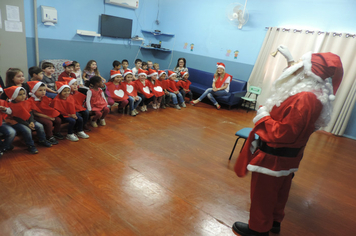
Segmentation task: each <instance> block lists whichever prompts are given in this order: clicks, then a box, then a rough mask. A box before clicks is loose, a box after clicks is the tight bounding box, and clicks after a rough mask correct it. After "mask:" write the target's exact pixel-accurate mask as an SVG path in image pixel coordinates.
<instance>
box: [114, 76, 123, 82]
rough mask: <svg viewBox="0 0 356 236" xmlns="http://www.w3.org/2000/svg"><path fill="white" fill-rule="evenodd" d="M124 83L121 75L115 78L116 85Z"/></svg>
mask: <svg viewBox="0 0 356 236" xmlns="http://www.w3.org/2000/svg"><path fill="white" fill-rule="evenodd" d="M121 81H122V76H121V75H118V76H116V77H115V78H114V82H115V83H120V82H121Z"/></svg>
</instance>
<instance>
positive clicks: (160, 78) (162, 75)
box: [157, 70, 171, 109]
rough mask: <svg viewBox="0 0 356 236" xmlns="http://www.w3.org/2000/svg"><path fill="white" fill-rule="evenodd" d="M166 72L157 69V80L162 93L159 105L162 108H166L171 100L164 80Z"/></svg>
mask: <svg viewBox="0 0 356 236" xmlns="http://www.w3.org/2000/svg"><path fill="white" fill-rule="evenodd" d="M166 77H167V74H166V72H165V71H164V70H159V71H158V80H157V82H159V83H160V85H161V87H162V89H163V92H164V95H163V96H162V102H161V107H162V108H163V109H166V107H169V103H170V102H171V94H170V93H169V91H168V90H167V88H168V86H167V82H168V81H167V80H166Z"/></svg>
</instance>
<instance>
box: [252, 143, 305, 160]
mask: <svg viewBox="0 0 356 236" xmlns="http://www.w3.org/2000/svg"><path fill="white" fill-rule="evenodd" d="M259 149H260V150H261V151H262V152H265V153H267V154H271V155H275V156H281V157H297V156H298V154H299V152H300V150H301V149H302V148H286V147H282V148H273V147H270V146H268V145H267V143H265V142H263V141H262V142H261V146H260V147H259Z"/></svg>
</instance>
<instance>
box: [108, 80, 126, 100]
mask: <svg viewBox="0 0 356 236" xmlns="http://www.w3.org/2000/svg"><path fill="white" fill-rule="evenodd" d="M105 85H106V91H107V95H108V96H109V97H110V98H112V99H113V100H114V101H115V102H121V101H124V100H127V99H128V98H129V97H128V95H127V93H125V90H126V89H125V87H126V85H127V83H126V84H124V83H120V84H117V85H115V84H114V83H113V82H107V83H106V84H105Z"/></svg>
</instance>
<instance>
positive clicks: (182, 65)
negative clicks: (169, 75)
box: [173, 57, 188, 80]
mask: <svg viewBox="0 0 356 236" xmlns="http://www.w3.org/2000/svg"><path fill="white" fill-rule="evenodd" d="M173 71H174V72H175V73H176V74H177V80H181V79H182V77H181V74H180V73H181V72H183V71H184V72H188V68H187V67H186V60H185V58H183V57H181V58H179V59H178V61H177V66H176V67H174V70H173Z"/></svg>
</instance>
